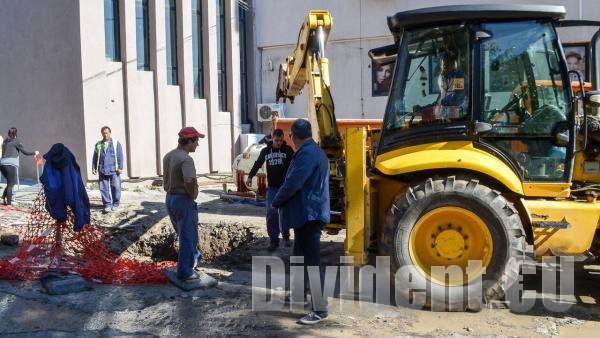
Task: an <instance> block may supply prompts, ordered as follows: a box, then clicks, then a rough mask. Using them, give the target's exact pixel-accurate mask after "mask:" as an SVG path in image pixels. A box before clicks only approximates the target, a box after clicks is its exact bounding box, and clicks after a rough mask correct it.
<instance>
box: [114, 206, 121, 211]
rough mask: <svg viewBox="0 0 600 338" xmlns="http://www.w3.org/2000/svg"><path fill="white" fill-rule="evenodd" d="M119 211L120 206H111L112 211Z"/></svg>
mask: <svg viewBox="0 0 600 338" xmlns="http://www.w3.org/2000/svg"><path fill="white" fill-rule="evenodd" d="M119 210H121V207H120V206H118V205H116V206H115V205H113V207H112V211H119Z"/></svg>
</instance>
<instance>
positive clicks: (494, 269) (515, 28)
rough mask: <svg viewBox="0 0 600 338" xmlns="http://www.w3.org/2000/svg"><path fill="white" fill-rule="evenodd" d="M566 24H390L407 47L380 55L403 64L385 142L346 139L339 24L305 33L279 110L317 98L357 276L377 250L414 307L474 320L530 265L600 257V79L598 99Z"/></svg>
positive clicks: (283, 80) (312, 105)
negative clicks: (576, 61) (332, 60)
mask: <svg viewBox="0 0 600 338" xmlns="http://www.w3.org/2000/svg"><path fill="white" fill-rule="evenodd" d="M564 16H565V9H564V7H562V6H547V5H496V4H493V5H492V4H488V5H469V6H465V5H458V6H443V7H433V8H424V9H418V10H411V11H404V12H399V13H397V14H395V15H393V16H390V17H388V26H389V28H390V31H391V33H392V35H393V37H394V41H395V43H394V44H393V45H390V46H384V47H381V48H376V49H373V50H371V51H370V56H371V58H372V59H373V61H374V62H376V63H379V64H387V63H392V62H395V70H394V75H393V82H392V85H391V90H390V94H389V97H388V101H387V105H386V109H385V114H384V117H383V122H382V125H381V129H377V130H376V129H371V128H366V127H352V128H348V129H346V130H345V133H342V134H340V133H339V132H338V128H337V125H336V117H335V113H334V104H333V99H332V98H331V91H330V80H329V71H328V59H327V58H326V55H325V48H326V44H327V40H328V37H329V33H330V31H331V29H332V18H331V15H330V14H329V13H328V12H327V11H311V12H310V13H309V15H308V17H307V18H306V20H305V21H304V23H303V25H302V28H301V30H300V34H299V37H298V43H297V46H296V48H295V50H294V52H293V53H292V54H291V55H290V56H289V57H288V58H287V60H286V63H284V64H282V65H281V67H280V74H279V75H280V76H279V81H278V84H277V99H278V100H280V99H289V100H292V101H293V99H294V97H296V96H297V95H299V94H300V92H301V90H303V89H304V90H307V91H308V95H307V96H308V98H309V103H308V117H309V120H310V121H311V122H312V124H313V127H314V128H315V130H314V132H313V135H315V138H316V140H317V141H318V142H319V144H320V145H321V147H322V148H323V150H324V151H325V152H326V153H327V155H328V157H329V159H330V163H331V165H330V168H331V183H330V186H331V190H332V193H331V196H332V198H331V210H332V213H333V214H332V224H329V225H328V226H327V230H328V231H332V232H335V231H339V230H340V229H345V231H346V241H345V251H346V254H347V255H349V256H352V257H353V258H354V263H355V264H357V265H360V264H365V263H366V262H367V259H368V256H369V249H376V250H378V254H379V255H380V256H389V257H390V260H391V273H392V275H393V278H392V279H391V280H392V281H394V282H395V285H396V293H397V294H398V295H400V297H402V298H404V299H405V300H406V301H407V302H413V303H414V302H415V301H416V297H423V303H424V305H426V306H429V307H433V308H438V309H439V308H443V309H449V310H465V309H468V308H471V309H474V310H476V309H479V308H480V307H481V304H482V303H483V302H485V301H490V300H494V299H499V298H501V297H503V295H504V294H505V291H506V289H507V287H509V286H510V285H511V284H512V283H513V282H514V281H515V280H516V279H517V276H518V274H519V269H520V266H521V264H522V262H523V261H524V260H525V257H526V255H527V253H529V256H530V257H532V258H534V259H537V260H540V259H541V258H542V257H544V256H548V255H556V256H571V257H574V258H576V259H577V260H594V259H595V257H596V255H598V253H599V252H598V251H597V250H595V249H594V248H595V245H597V241H595V236H596V234H597V232H598V225H599V217H600V204H599V203H598V202H597V199H596V197H597V192H598V191H599V190H600V123H599V119H600V118H599V117H598V115H597V107H598V106H599V103H600V93H599V92H596V91H595V90H597V89H598V88H597V84H598V74H597V72H598V70H597V68H596V67H595V66H593V67H592V70H593V71H592V74H591V75H592V77H591V89H592V90H589V88H590V83H583V81H582V79H581V76H580V74H578V73H577V72H573V71H569V70H568V68H567V63H566V59H565V55H564V53H563V50H562V47H561V42H560V40H559V37H558V35H557V31H556V27H557V26H560V25H561V21H560V20H561V19H563V18H564ZM587 24H590V25H592V24H598V23H590V22H588V23H587ZM598 26H599V27H600V25H598ZM596 35H598V34H596ZM596 40H597V38H596V36H595V37H594V40H593V41H592V43H591V46H594V48H592V50H590V53H591V58H590V60H595V59H596V49H595V45H596ZM573 78H574V79H575V80H572V79H573ZM574 88H576V89H577V91H575V90H574ZM585 88H587V90H586V89H585ZM440 267H441V269H440ZM457 271H458V273H456V272H457Z"/></svg>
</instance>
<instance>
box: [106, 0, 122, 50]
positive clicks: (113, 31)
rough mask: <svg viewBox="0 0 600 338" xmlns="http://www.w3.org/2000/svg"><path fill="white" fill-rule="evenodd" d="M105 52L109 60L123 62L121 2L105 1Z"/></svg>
mask: <svg viewBox="0 0 600 338" xmlns="http://www.w3.org/2000/svg"><path fill="white" fill-rule="evenodd" d="M104 52H105V54H106V59H107V60H110V61H121V51H120V48H119V0H104Z"/></svg>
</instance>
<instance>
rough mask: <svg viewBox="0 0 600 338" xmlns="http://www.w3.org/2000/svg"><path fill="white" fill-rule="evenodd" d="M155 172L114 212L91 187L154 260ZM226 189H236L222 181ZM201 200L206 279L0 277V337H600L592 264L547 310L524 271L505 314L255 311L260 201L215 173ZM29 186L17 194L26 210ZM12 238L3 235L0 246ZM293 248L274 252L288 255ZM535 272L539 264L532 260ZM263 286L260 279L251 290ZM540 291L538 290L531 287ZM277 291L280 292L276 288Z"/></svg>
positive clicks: (17, 222)
mask: <svg viewBox="0 0 600 338" xmlns="http://www.w3.org/2000/svg"><path fill="white" fill-rule="evenodd" d="M153 183H155V184H158V182H153V181H141V182H127V183H124V192H123V208H122V210H120V211H118V212H115V213H110V214H107V215H104V214H102V213H101V212H100V210H101V209H100V204H101V203H100V198H99V192H98V191H97V190H94V189H92V190H90V192H89V195H90V199H91V201H92V204H93V205H94V209H93V210H92V212H93V216H94V218H95V219H96V220H97V222H98V224H99V225H101V226H103V227H105V228H106V229H108V230H109V231H110V232H111V233H112V234H113V242H112V244H111V246H112V248H113V250H114V251H115V252H119V253H121V254H122V255H124V256H134V257H139V256H145V257H152V259H155V260H163V259H167V260H169V259H175V257H176V256H175V244H174V242H175V240H174V236H173V232H172V229H171V228H170V224H169V222H168V218H167V216H166V212H165V209H164V204H163V199H164V194H163V193H162V191H161V189H160V187H158V186H156V185H153ZM228 187H229V188H230V189H233V188H234V187H233V186H232V185H229V186H228ZM200 190H201V194H200V196H199V198H198V200H197V201H198V204H199V207H200V223H201V226H200V227H201V236H202V250H203V252H204V254H205V258H206V262H205V263H204V265H203V269H204V271H205V272H208V273H210V274H211V275H212V276H214V277H216V278H217V279H218V280H219V285H218V286H217V287H216V288H213V289H206V290H195V291H191V292H184V291H181V290H180V289H178V288H176V287H174V286H173V285H171V284H160V285H144V286H111V285H99V284H94V286H93V290H91V291H86V292H82V293H74V294H69V295H63V296H50V295H47V294H46V293H45V292H44V290H43V288H42V287H41V285H40V283H39V282H37V281H34V282H14V281H0V318H2V320H1V321H0V335H2V336H7V337H75V336H77V337H104V336H106V337H108V336H111V337H112V336H128V337H130V336H131V337H138V336H139V337H152V336H161V337H177V336H182V337H195V336H218V335H223V336H256V337H258V336H261V337H262V336H284V335H285V336H326V337H347V336H350V337H365V336H384V337H388V336H395V337H398V336H399V337H429V336H435V337H558V336H560V337H574V336H597V332H598V330H600V324H599V323H598V321H599V320H600V307H599V306H598V303H599V302H600V288H598V285H599V283H600V268H599V267H597V266H588V267H586V269H578V270H577V273H576V276H575V279H576V284H575V285H576V288H575V294H574V295H571V296H567V297H566V302H568V303H571V304H572V306H571V308H570V309H569V310H568V311H566V312H561V313H557V312H551V311H549V310H546V309H545V307H544V306H543V301H544V300H545V301H548V300H551V299H553V298H554V295H552V294H543V293H542V292H541V290H540V289H541V287H540V285H539V284H540V283H539V281H540V280H541V278H536V277H528V278H527V280H526V286H525V288H526V289H528V290H534V291H533V292H532V293H530V294H528V297H533V298H536V300H537V302H536V305H535V306H534V307H533V309H532V310H530V311H527V312H525V313H516V312H511V311H510V310H509V309H508V308H507V307H506V304H505V303H502V302H497V303H494V304H491V305H490V306H489V307H488V308H486V309H484V310H483V311H481V312H478V313H447V312H430V311H425V310H413V309H407V308H402V307H396V306H389V305H381V304H374V303H370V302H357V301H352V300H345V299H344V300H342V299H340V298H339V297H337V296H336V297H334V298H333V299H332V300H331V310H330V318H329V319H328V320H327V321H325V322H322V323H320V324H318V325H316V326H303V325H299V324H297V323H296V321H297V319H298V318H299V317H300V316H301V315H302V313H303V312H290V311H289V310H285V309H284V310H279V311H270V312H258V311H253V310H252V286H251V285H252V269H251V267H252V265H251V260H252V256H266V255H268V254H269V253H268V252H267V251H266V250H265V248H266V246H267V243H268V242H267V239H266V238H265V237H266V232H265V230H264V218H263V212H264V207H263V206H261V205H259V204H255V203H247V202H246V203H242V202H227V201H223V200H220V199H219V195H220V193H221V192H222V190H223V188H222V180H221V178H219V177H209V178H203V179H202V180H201V188H200ZM35 195H36V192H35V187H25V188H22V189H21V190H20V191H19V192H18V193H17V201H18V202H19V206H20V207H22V208H23V209H24V210H26V209H27V208H28V205H30V204H29V203H30V201H31V200H32V199H33V198H34V197H35ZM26 217H27V215H26V213H25V212H20V211H14V210H7V209H5V208H0V230H2V231H5V232H6V231H10V230H14V229H18V228H19V227H21V226H23V224H24V223H25V220H26ZM342 241H343V234H340V235H337V236H327V235H325V236H323V237H322V252H323V255H324V261H325V263H326V264H329V265H336V264H337V263H338V262H339V256H340V255H341V254H342V253H343V245H342ZM14 251H15V247H13V246H7V245H0V256H6V255H10V254H12V253H14ZM290 254H291V250H290V249H289V248H281V249H280V250H279V251H277V252H276V253H275V255H277V256H279V257H281V258H283V259H284V260H287V258H288V257H289V255H290ZM538 273H541V270H538ZM255 290H256V291H257V292H259V293H260V292H265V290H263V289H258V290H257V289H255ZM536 290H537V291H536ZM276 294H277V295H281V294H282V291H281V290H276Z"/></svg>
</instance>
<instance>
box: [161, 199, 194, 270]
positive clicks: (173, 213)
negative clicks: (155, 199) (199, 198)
mask: <svg viewBox="0 0 600 338" xmlns="http://www.w3.org/2000/svg"><path fill="white" fill-rule="evenodd" d="M165 204H166V206H167V212H168V213H169V218H170V219H171V223H172V224H173V227H174V228H175V231H176V232H177V237H178V239H179V256H178V257H177V278H181V279H184V278H187V277H189V276H191V275H192V274H193V273H194V266H195V265H196V264H197V263H198V262H199V261H200V260H201V259H202V255H201V254H200V250H198V205H197V204H196V202H194V200H192V199H191V198H190V197H189V196H188V195H187V194H178V193H174V194H171V193H167V199H166V202H165Z"/></svg>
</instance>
